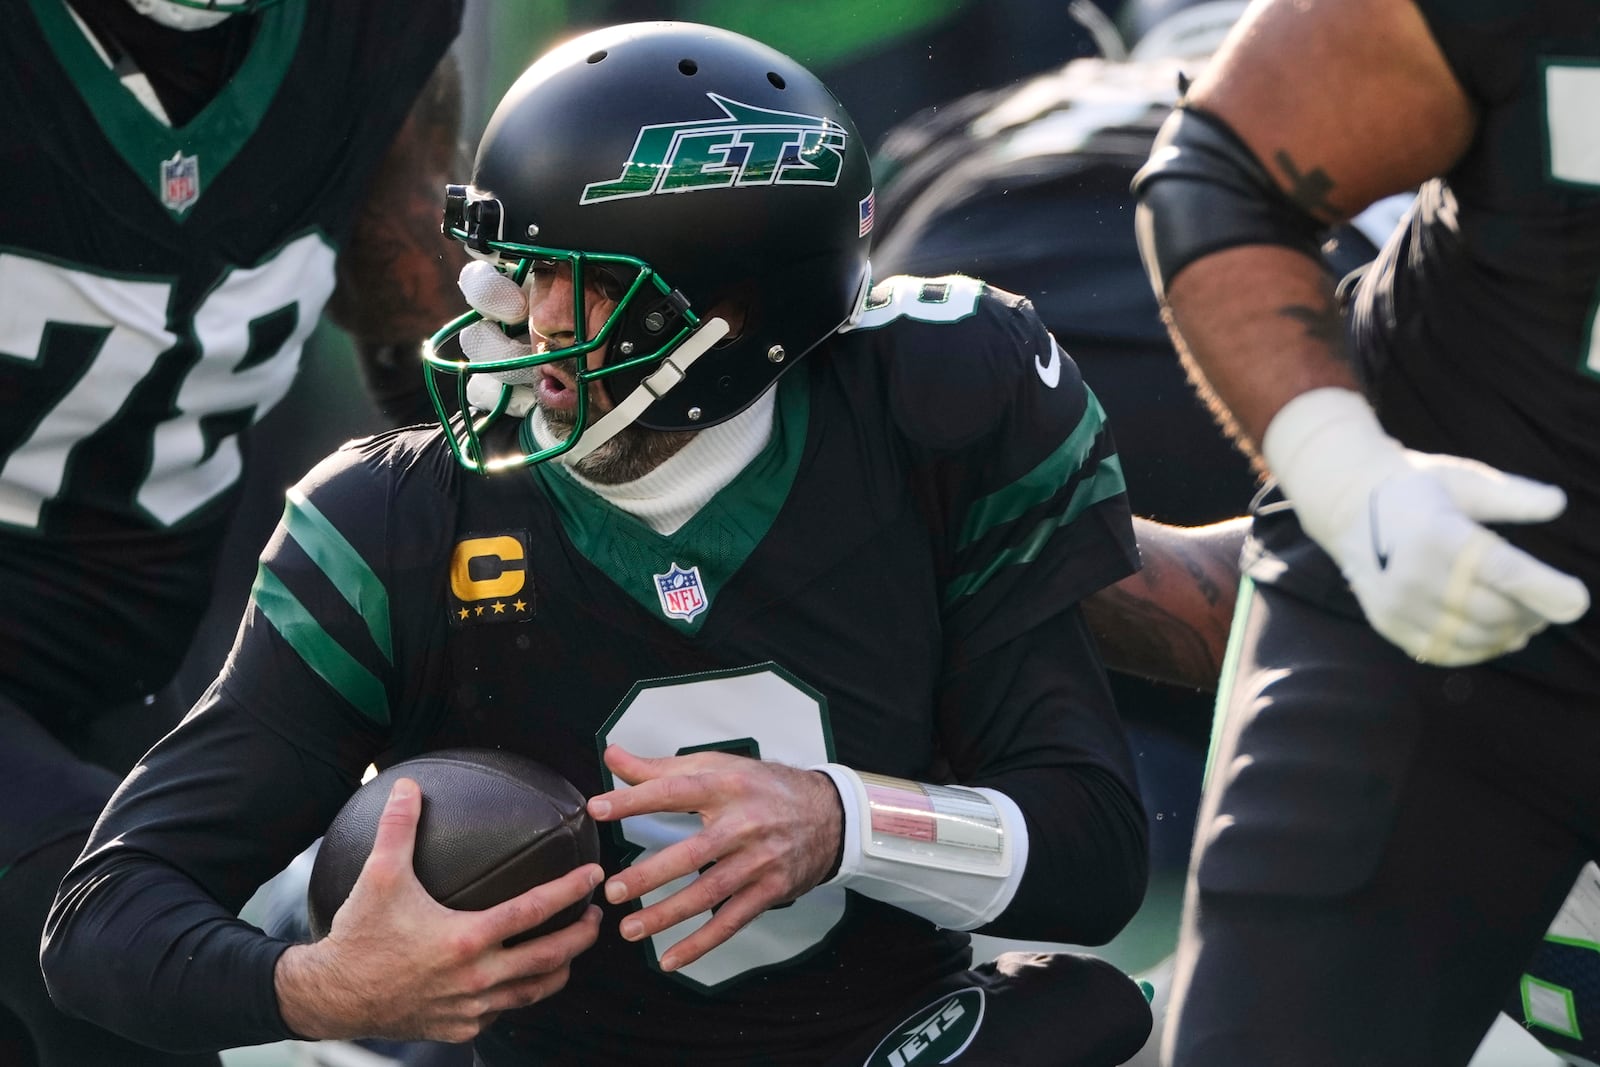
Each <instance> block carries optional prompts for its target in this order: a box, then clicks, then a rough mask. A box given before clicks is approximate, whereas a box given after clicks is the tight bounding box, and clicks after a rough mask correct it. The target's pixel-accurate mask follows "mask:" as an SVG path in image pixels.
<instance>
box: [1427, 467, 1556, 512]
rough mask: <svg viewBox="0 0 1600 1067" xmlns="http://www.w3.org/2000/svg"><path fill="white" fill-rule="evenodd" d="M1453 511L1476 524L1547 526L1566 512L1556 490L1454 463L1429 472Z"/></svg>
mask: <svg viewBox="0 0 1600 1067" xmlns="http://www.w3.org/2000/svg"><path fill="white" fill-rule="evenodd" d="M1429 473H1430V474H1431V475H1433V476H1434V477H1435V478H1436V479H1438V482H1439V484H1440V485H1441V486H1443V487H1444V491H1445V492H1446V493H1448V494H1449V495H1450V499H1451V500H1453V501H1454V502H1455V505H1456V507H1458V508H1460V509H1461V511H1462V512H1463V513H1464V514H1465V515H1466V516H1467V517H1468V518H1471V519H1476V520H1477V521H1478V522H1516V523H1524V522H1549V521H1550V520H1551V519H1553V518H1555V517H1556V516H1557V515H1560V514H1561V513H1562V512H1563V511H1565V510H1566V508H1567V494H1566V493H1564V492H1562V491H1561V489H1560V488H1559V487H1558V486H1554V485H1549V484H1547V483H1545V482H1536V481H1534V480H1533V479H1532V478H1524V477H1522V476H1521V475H1517V474H1507V473H1506V472H1505V471H1500V470H1495V469H1494V468H1493V467H1490V466H1488V465H1487V464H1483V463H1475V462H1471V461H1466V460H1456V461H1455V462H1450V463H1440V464H1437V465H1435V466H1432V467H1430V468H1429Z"/></svg>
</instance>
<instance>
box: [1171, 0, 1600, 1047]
mask: <svg viewBox="0 0 1600 1067" xmlns="http://www.w3.org/2000/svg"><path fill="white" fill-rule="evenodd" d="M1597 61H1600V18H1597V16H1596V12H1595V8H1594V5H1593V4H1589V3H1581V2H1576V0H1536V2H1532V3H1466V2H1462V0H1418V2H1416V3H1412V2H1406V0H1356V2H1349V3H1328V2H1320V0H1313V2H1311V3H1289V2H1276V0H1274V2H1269V3H1265V4H1262V5H1258V6H1256V7H1253V8H1252V9H1251V13H1250V15H1248V16H1247V17H1246V20H1245V23H1244V24H1242V25H1241V26H1240V27H1238V28H1237V29H1236V30H1235V33H1234V36H1233V37H1232V39H1231V40H1230V42H1229V44H1228V45H1225V46H1224V49H1223V52H1222V53H1221V56H1220V58H1219V59H1218V60H1217V61H1216V63H1215V65H1213V66H1212V67H1209V68H1208V69H1207V70H1206V72H1205V74H1204V75H1203V76H1202V77H1201V78H1200V79H1199V80H1198V81H1197V83H1196V85H1195V87H1194V89H1193V90H1192V91H1191V92H1190V94H1189V96H1188V100H1187V101H1186V106H1185V107H1184V108H1182V109H1180V110H1179V112H1178V113H1177V114H1176V115H1175V117H1174V118H1173V119H1172V120H1169V123H1168V126H1167V128H1166V130H1165V131H1164V133H1163V135H1162V137H1161V139H1160V140H1159V141H1158V143H1157V147H1156V149H1155V151H1154V153H1153V154H1152V157H1151V162H1150V164H1149V166H1148V168H1147V170H1146V171H1145V172H1144V174H1143V176H1142V178H1141V181H1140V183H1139V189H1140V193H1141V196H1142V199H1143V209H1142V217H1141V238H1142V240H1143V243H1144V252H1145V254H1146V258H1147V263H1148V265H1149V266H1150V268H1151V271H1152V276H1153V278H1154V280H1155V282H1156V287H1157V290H1158V291H1159V292H1162V293H1163V295H1164V297H1165V299H1166V302H1167V304H1168V306H1169V308H1170V309H1171V312H1172V315H1173V317H1174V321H1175V324H1176V326H1177V329H1178V331H1179V332H1181V334H1182V340H1183V341H1184V343H1185V344H1186V346H1187V349H1188V352H1189V354H1190V357H1191V358H1192V360H1193V363H1194V365H1195V367H1196V368H1197V371H1198V372H1199V373H1200V374H1201V375H1203V378H1204V380H1205V382H1206V383H1207V386H1208V388H1209V390H1210V392H1211V393H1212V395H1213V397H1214V399H1215V401H1216V404H1217V407H1218V409H1219V411H1221V412H1223V413H1225V415H1226V416H1227V417H1228V418H1229V419H1230V420H1231V422H1232V425H1233V426H1234V428H1235V429H1236V430H1237V432H1238V433H1239V435H1240V437H1241V439H1242V440H1243V441H1244V443H1246V444H1247V445H1249V446H1250V447H1252V448H1255V449H1258V454H1259V456H1260V459H1261V460H1262V462H1263V464H1264V466H1265V467H1266V468H1267V469H1268V470H1269V471H1270V473H1271V474H1272V475H1273V476H1274V477H1275V479H1276V481H1277V489H1276V490H1275V491H1274V493H1273V494H1272V495H1269V496H1267V497H1265V498H1264V499H1263V500H1262V501H1261V502H1260V503H1259V505H1258V507H1257V511H1256V517H1255V527H1254V533H1255V538H1254V540H1253V541H1252V544H1251V546H1250V549H1249V550H1248V551H1247V557H1246V558H1247V562H1248V563H1249V564H1250V566H1249V574H1250V576H1251V577H1252V578H1253V579H1254V581H1255V583H1256V587H1255V595H1254V598H1253V600H1252V602H1251V603H1250V605H1249V607H1248V609H1247V610H1246V611H1245V612H1244V613H1243V614H1242V615H1241V618H1240V620H1239V628H1238V630H1237V634H1238V644H1237V647H1236V648H1235V649H1233V650H1232V652H1233V653H1234V654H1235V656H1236V658H1235V660H1234V663H1235V665H1236V669H1235V670H1234V672H1233V674H1232V677H1231V678H1227V679H1225V680H1224V683H1225V684H1224V687H1223V694H1222V700H1221V704H1220V706H1221V708H1222V710H1223V712H1224V713H1225V715H1226V720H1225V722H1224V723H1223V724H1222V725H1221V726H1220V731H1221V735H1220V738H1219V740H1218V742H1217V747H1216V749H1215V751H1214V755H1213V759H1212V763H1211V771H1210V774H1211V781H1210V783H1209V786H1208V790H1207V797H1206V800H1205V802H1204V804H1203V806H1202V812H1201V820H1200V825H1199V830H1198V840H1197V848H1196V852H1195V858H1194V863H1193V867H1192V870H1191V881H1190V886H1189V898H1188V903H1187V910H1186V916H1185V926H1184V935H1183V943H1182V945H1181V947H1180V956H1179V973H1178V977H1177V985H1176V988H1175V995H1176V996H1177V997H1178V999H1179V1006H1178V1008H1177V1009H1176V1015H1175V1017H1174V1018H1173V1019H1170V1020H1169V1031H1168V1033H1169V1036H1170V1038H1171V1039H1172V1040H1170V1041H1169V1053H1170V1055H1171V1062H1173V1063H1174V1064H1179V1065H1189V1064H1215V1063H1227V1064H1280V1063H1293V1064H1296V1065H1318V1064H1341V1065H1345V1064H1354V1063H1372V1064H1378V1063H1382V1064H1390V1063H1393V1064H1415V1063H1428V1064H1453V1063H1464V1062H1466V1061H1467V1059H1468V1058H1469V1056H1470V1055H1471V1053H1472V1050H1473V1048H1474V1047H1475V1045H1476V1043H1477V1041H1478V1039H1479V1037H1480V1035H1481V1034H1482V1033H1483V1031H1484V1029H1485V1028H1486V1027H1487V1026H1488V1024H1489V1022H1490V1020H1491V1019H1492V1017H1493V1015H1494V1012H1495V1010H1496V1008H1498V1007H1499V1006H1500V1005H1501V1003H1502V1002H1503V1001H1504V1000H1505V999H1507V997H1508V994H1510V993H1511V992H1512V991H1513V989H1514V988H1515V984H1516V978H1517V974H1518V971H1519V969H1520V968H1521V965H1522V964H1523V963H1524V961H1526V960H1527V959H1528V957H1529V954H1530V950H1531V949H1532V948H1533V946H1534V945H1535V944H1536V943H1537V942H1538V941H1539V938H1540V934H1541V933H1542V932H1543V931H1544V930H1545V928H1546V926H1547V925H1548V924H1549V923H1550V920H1551V917H1552V915H1554V914H1555V912H1556V909H1557V907H1558V906H1559V905H1560V904H1561V901H1562V899H1563V896H1564V895H1565V894H1566V892H1567V890H1568V888H1569V887H1570V886H1571V885H1572V884H1573V878H1574V875H1575V874H1576V873H1577V871H1578V870H1579V868H1580V867H1581V866H1582V864H1583V863H1584V862H1585V861H1586V860H1587V859H1589V858H1591V857H1593V856H1595V855H1596V853H1597V851H1600V840H1597V836H1600V835H1597V833H1596V828H1597V827H1600V789H1597V787H1596V777H1595V775H1594V773H1593V769H1594V767H1595V765H1596V761H1597V759H1600V719H1596V717H1595V714H1594V711H1595V697H1596V695H1597V686H1596V678H1597V677H1600V674H1597V667H1600V619H1597V618H1596V617H1595V615H1594V613H1593V612H1590V611H1589V590H1590V589H1592V588H1594V585H1595V582H1596V579H1597V578H1600V570H1597V563H1596V561H1597V559H1600V553H1597V549H1600V542H1597V531H1600V522H1597V520H1600V480H1597V478H1596V474H1595V472H1596V471H1597V470H1600V433H1597V432H1596V427H1597V426H1600V381H1597V380H1596V375H1597V374H1600V347H1597V335H1596V334H1595V332H1594V325H1595V309H1596V306H1597V300H1600V295H1597V294H1600V154H1597V153H1596V151H1595V146H1596V144H1597V141H1596V134H1595V130H1596V125H1595V118H1594V114H1595V113H1594V107H1593V103H1594V100H1595V99H1596V91H1597V89H1600V73H1597V72H1600V65H1597ZM1419 185H1420V187H1421V191H1420V193H1419V195H1418V197H1417V199H1416V202H1415V205H1414V207H1413V208H1412V210H1411V212H1410V213H1409V215H1408V217H1407V219H1406V221H1405V222H1404V224H1403V225H1402V227H1401V229H1400V230H1399V231H1398V233H1397V234H1396V235H1395V237H1394V238H1392V239H1391V240H1390V242H1389V243H1388V244H1387V245H1386V247H1385V248H1384V249H1383V251H1382V253H1381V254H1380V256H1379V258H1378V260H1377V261H1376V263H1375V264H1374V265H1373V266H1372V267H1371V268H1370V269H1369V270H1367V271H1366V272H1365V273H1364V275H1362V276H1361V277H1360V279H1359V280H1358V281H1357V282H1355V284H1354V286H1353V288H1352V289H1351V290H1350V291H1349V293H1348V301H1349V302H1348V307H1347V309H1345V310H1344V313H1343V314H1342V315H1341V307H1340V305H1339V304H1338V303H1337V302H1336V299H1335V293H1334V288H1333V286H1332V284H1331V280H1330V279H1329V278H1328V277H1326V276H1325V275H1324V274H1323V272H1322V271H1321V269H1320V268H1319V266H1318V263H1317V261H1316V259H1315V258H1314V257H1315V254H1316V249H1317V241H1318V237H1319V234H1320V232H1321V231H1322V230H1323V228H1324V227H1325V226H1326V225H1328V224H1329V223H1332V222H1334V221H1336V220H1339V219H1342V218H1346V217H1349V216H1350V215H1351V214H1352V213H1354V212H1356V211H1358V210H1360V209H1361V208H1362V207H1363V206H1364V205H1366V204H1367V203H1369V202H1370V201H1372V200H1374V199H1375V198H1377V197H1380V196H1383V195H1385V194H1389V193H1393V192H1396V191H1400V190H1404V189H1407V188H1410V187H1413V186H1419ZM1591 947H1592V946H1591ZM1561 1000H1562V998H1561V996H1560V990H1559V989H1556V988H1553V987H1549V986H1548V983H1547V987H1546V988H1545V989H1543V991H1542V994H1541V996H1539V997H1534V998H1530V999H1529V1001H1528V1004H1529V1005H1530V1007H1529V1013H1528V1015H1527V1016H1526V1018H1527V1019H1528V1021H1529V1022H1530V1024H1531V1025H1533V1026H1535V1027H1536V1028H1537V1027H1543V1028H1547V1029H1549V1030H1550V1031H1552V1032H1557V1031H1559V1032H1566V1031H1568V1030H1571V1031H1576V1030H1578V1029H1580V1027H1579V1026H1578V1022H1579V1021H1578V1020H1576V1019H1571V1018H1565V1017H1562V1013H1561V1012H1560V1011H1558V1010H1555V1009H1556V1008H1557V1007H1558V1006H1559V1005H1560V1004H1561ZM1571 1003H1572V1002H1571V1001H1570V1000H1569V1001H1568V1005H1569V1006H1570V1004H1571Z"/></svg>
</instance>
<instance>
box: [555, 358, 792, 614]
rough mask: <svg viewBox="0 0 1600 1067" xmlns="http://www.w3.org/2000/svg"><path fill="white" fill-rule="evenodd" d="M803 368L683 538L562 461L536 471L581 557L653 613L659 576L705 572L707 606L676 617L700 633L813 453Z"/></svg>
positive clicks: (781, 386)
mask: <svg viewBox="0 0 1600 1067" xmlns="http://www.w3.org/2000/svg"><path fill="white" fill-rule="evenodd" d="M805 371H806V367H805V365H804V364H802V365H801V366H799V367H796V368H795V369H794V370H792V371H790V372H789V373H788V374H785V375H784V376H783V377H782V378H781V379H779V383H778V396H777V403H776V404H775V405H774V410H773V428H772V439H771V440H770V441H768V442H767V446H766V448H764V449H762V451H761V453H760V454H759V455H757V456H756V458H755V459H754V460H752V461H751V462H750V463H749V465H747V466H746V467H745V468H744V470H742V471H740V472H739V473H738V474H737V475H735V476H734V479H733V480H732V481H731V482H729V483H728V484H727V485H725V486H723V487H722V489H721V490H720V491H719V492H718V493H717V495H716V496H714V497H712V498H711V500H709V501H707V503H706V505H705V506H704V507H702V508H701V509H700V510H699V511H698V512H697V513H696V514H695V515H694V517H693V518H691V519H690V520H689V521H688V522H686V523H684V524H683V526H682V527H680V528H679V529H678V530H677V531H676V532H675V533H672V534H659V533H657V532H656V531H655V530H654V529H652V528H651V527H650V526H649V525H648V524H647V523H644V522H641V521H640V520H639V519H636V518H634V517H633V516H632V515H629V514H628V513H626V512H624V511H621V510H620V509H618V508H615V507H613V506H612V505H610V504H608V503H606V502H605V501H604V500H602V499H601V498H600V497H599V496H596V495H595V494H594V493H592V492H590V491H589V490H588V489H586V488H584V487H583V486H581V485H579V484H578V483H577V482H576V481H574V480H573V478H572V475H571V473H570V472H568V471H567V469H566V467H565V466H563V465H562V464H560V463H541V464H539V465H537V466H535V467H533V468H532V472H533V476H534V477H535V478H537V479H538V480H539V482H540V484H541V485H543V487H544V490H545V492H546V493H547V494H548V495H549V497H550V500H551V502H552V504H553V505H554V506H555V509H556V514H557V515H558V516H559V517H560V519H561V525H562V528H563V529H564V530H565V531H566V534H567V537H568V539H570V540H571V541H572V544H573V546H574V547H575V548H576V549H577V550H578V552H579V553H580V554H581V555H582V556H583V557H584V558H585V559H587V560H588V561H589V562H590V563H593V564H594V565H595V566H596V567H598V568H599V569H600V570H601V571H603V572H604V573H605V574H606V575H607V577H609V578H610V579H611V580H612V581H613V582H615V583H616V584H617V585H618V586H619V587H620V588H621V589H623V590H624V591H625V592H626V593H627V594H628V595H629V596H631V597H633V599H634V600H636V601H638V602H639V604H640V606H642V607H643V608H644V609H645V610H646V611H649V612H651V613H657V612H660V611H661V610H662V609H661V606H660V602H659V599H658V595H657V592H656V581H655V576H656V575H657V574H659V573H662V572H666V571H668V570H669V569H670V568H671V567H673V566H674V565H677V566H678V567H679V568H680V569H683V570H687V569H689V568H691V567H698V568H699V574H700V581H701V583H702V584H703V586H704V590H705V595H706V599H707V609H706V610H705V611H701V612H698V613H697V614H696V615H695V616H694V617H693V618H692V619H687V620H686V619H681V618H680V619H675V620H674V623H675V624H681V625H682V626H683V628H684V630H685V631H686V632H688V633H691V634H693V633H698V632H699V631H700V627H701V626H702V625H703V624H704V623H705V620H706V619H707V618H708V617H709V616H710V614H711V612H712V611H713V610H714V609H715V607H716V593H717V591H718V590H720V589H721V588H722V587H723V586H725V585H726V584H727V583H728V582H729V580H731V579H732V578H733V576H734V574H735V573H737V572H738V570H739V568H740V567H742V566H743V565H744V562H745V560H747V559H749V558H750V554H751V553H752V552H754V551H755V548H756V546H757V545H759V544H760V543H761V541H762V539H763V538H764V537H766V535H767V531H768V530H770V529H771V528H772V524H773V522H774V521H775V520H776V519H777V517H778V512H779V510H781V509H782V507H783V503H784V501H785V500H787V499H788V496H789V490H790V488H791V487H792V486H793V484H794V479H795V474H796V473H797V472H798V471H799V469H800V459H801V457H802V455H803V454H804V452H805V440H806V427H807V425H808V422H809V418H810V411H811V390H810V385H809V379H808V376H807V374H806V373H805Z"/></svg>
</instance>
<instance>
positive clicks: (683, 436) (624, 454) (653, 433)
mask: <svg viewBox="0 0 1600 1067" xmlns="http://www.w3.org/2000/svg"><path fill="white" fill-rule="evenodd" d="M589 388H590V389H591V390H593V391H592V392H590V394H589V418H588V422H589V423H590V424H591V425H592V424H593V423H594V422H595V421H596V420H598V419H599V418H600V415H599V413H598V412H597V410H596V404H595V394H596V393H597V392H598V391H599V390H600V389H601V385H600V384H599V383H598V382H594V383H591V384H590V385H589ZM573 415H574V413H573V412H570V411H548V410H546V409H545V408H544V406H543V405H540V406H539V408H538V418H540V419H541V420H543V422H544V426H545V428H546V429H547V430H548V431H549V432H550V433H552V434H553V435H554V436H555V438H556V439H557V440H560V441H564V440H566V438H567V435H568V434H570V433H571V432H572V428H573V424H574V422H575V421H576V420H575V419H574V418H573ZM693 437H694V431H692V430H689V431H680V432H671V433H669V432H667V431H665V430H651V429H647V428H646V427H643V426H639V425H637V424H630V425H628V426H625V427H623V428H622V429H621V430H620V431H619V432H618V433H617V434H616V435H615V436H613V437H612V438H611V439H610V440H609V441H607V442H606V443H605V444H603V445H601V446H600V447H599V448H597V449H595V450H594V451H593V452H590V453H589V454H588V455H587V456H584V457H583V458H582V459H580V460H579V461H578V462H576V463H574V464H573V465H572V469H573V470H575V471H577V472H578V473H579V474H581V475H583V476H584V477H585V478H587V479H589V480H590V481H591V482H596V483H598V484H600V485H619V484H621V483H623V482H631V481H634V480H635V479H637V478H642V477H644V476H645V475H646V474H649V473H650V472H651V471H653V470H655V469H656V468H657V467H659V466H661V464H663V463H665V462H666V461H667V460H668V459H670V458H672V457H673V456H675V455H677V453H678V450H679V449H681V448H683V446H684V445H686V444H688V443H689V441H690V440H691V439H693Z"/></svg>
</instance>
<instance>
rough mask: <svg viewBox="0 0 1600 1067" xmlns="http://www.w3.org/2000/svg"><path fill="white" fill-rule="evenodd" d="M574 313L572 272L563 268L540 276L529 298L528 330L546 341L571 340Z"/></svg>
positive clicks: (568, 268) (557, 268)
mask: <svg viewBox="0 0 1600 1067" xmlns="http://www.w3.org/2000/svg"><path fill="white" fill-rule="evenodd" d="M573 311H574V308H573V297H572V268H571V267H568V266H566V265H565V264H563V265H561V266H559V267H556V268H555V269H554V270H551V271H548V272H546V273H542V274H540V275H539V276H538V278H537V279H536V280H535V282H534V284H533V286H532V289H531V292H530V293H529V294H528V328H529V329H531V330H532V331H533V332H534V333H537V334H538V335H539V336H541V337H544V338H547V339H554V338H558V337H570V336H571V335H572V334H573V333H574V330H575V323H574V322H573Z"/></svg>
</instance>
